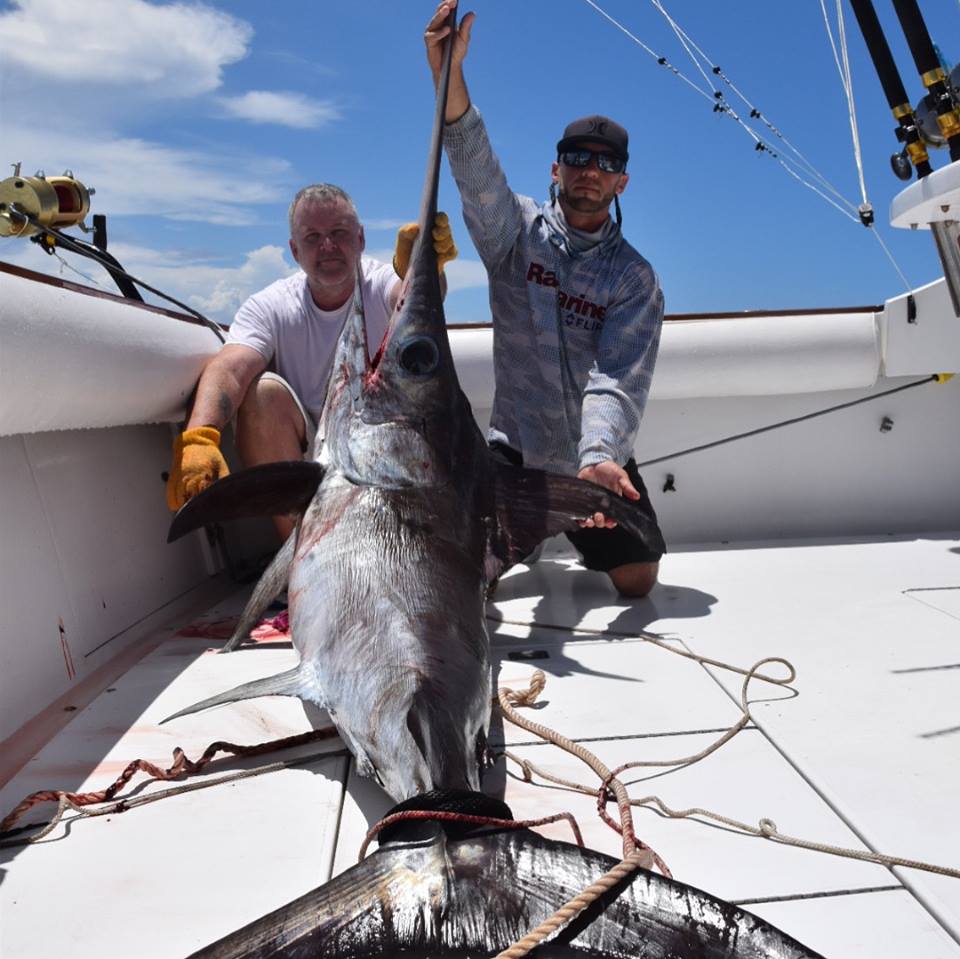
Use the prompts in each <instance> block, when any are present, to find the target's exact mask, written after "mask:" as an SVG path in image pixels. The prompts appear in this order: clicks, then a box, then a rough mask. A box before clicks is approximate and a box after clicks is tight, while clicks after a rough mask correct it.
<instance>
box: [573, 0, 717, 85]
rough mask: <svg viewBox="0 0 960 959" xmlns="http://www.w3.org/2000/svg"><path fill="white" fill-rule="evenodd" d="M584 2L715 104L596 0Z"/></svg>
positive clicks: (585, 0)
mask: <svg viewBox="0 0 960 959" xmlns="http://www.w3.org/2000/svg"><path fill="white" fill-rule="evenodd" d="M583 2H584V3H586V4H587V5H588V6H590V7H593V9H594V10H596V11H597V13H599V14H600V16H602V17H604V18H605V19H606V20H609V21H610V22H611V23H612V24H613V25H614V26H615V27H616V28H617V29H618V30H619V31H621V33H625V34H626V35H627V36H628V37H629V38H630V39H631V40H632V41H633V42H634V43H636V44H637V45H638V46H640V47H642V48H643V49H644V50H645V51H646V52H647V53H649V54H650V56H651V57H653V59H654V60H656V61H657V63H658V64H660V66H663V67H667V68H668V69H669V70H670V72H671V73H673V74H674V75H675V76H676V77H678V78H679V79H680V80H683V82H684V83H686V84H687V85H688V86H689V87H690V88H691V89H693V90H694V91H696V92H697V93H699V94H700V96H702V97H703V98H704V100H707V101H708V102H710V103H713V102H715V101H714V98H713V96H712V95H711V94H709V93H706V92H704V91H703V90H701V89H700V87H698V86H697V85H696V84H695V83H694V82H693V81H692V80H691V79H690V78H689V77H686V76H684V75H683V74H682V73H681V72H680V71H679V70H678V69H677V68H676V67H675V66H674V65H673V64H672V63H670V61H669V60H667V58H666V57H662V56H660V54H659V53H656V52H655V51H653V50H651V49H650V47H648V46H647V45H646V44H645V43H644V42H643V41H642V40H641V39H640V38H639V37H638V36H635V35H634V34H632V33H631V32H630V31H629V30H628V29H627V28H626V27H625V26H624V25H623V24H622V23H620V22H619V21H618V20H614V19H613V17H611V16H610V14H609V13H607V11H606V10H604V9H602V8H601V7H600V6H598V5H597V4H596V3H594V0H583Z"/></svg>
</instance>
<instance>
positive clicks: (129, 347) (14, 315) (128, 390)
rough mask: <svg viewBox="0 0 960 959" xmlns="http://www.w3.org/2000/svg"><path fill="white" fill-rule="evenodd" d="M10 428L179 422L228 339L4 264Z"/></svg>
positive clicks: (3, 362) (2, 356) (3, 338)
mask: <svg viewBox="0 0 960 959" xmlns="http://www.w3.org/2000/svg"><path fill="white" fill-rule="evenodd" d="M0 303H2V304H3V323H2V325H0V383H3V404H2V405H0V436H10V435H14V434H18V433H39V432H43V431H46V430H67V429H83V428H91V427H104V426H129V425H132V424H138V423H160V422H172V421H174V420H177V419H179V418H181V417H182V415H183V411H184V408H185V406H186V402H187V398H188V397H189V396H190V394H191V393H192V392H193V388H194V386H195V385H196V382H197V379H198V378H199V376H200V370H201V368H202V367H203V364H204V363H205V362H206V360H207V359H208V358H209V357H211V356H213V355H214V354H215V353H216V352H217V351H218V350H219V348H220V340H219V339H218V338H217V337H216V336H215V335H214V333H213V332H212V331H211V330H210V329H208V328H207V327H205V326H202V325H200V324H197V323H195V322H193V321H191V320H188V319H187V318H186V317H184V318H181V319H178V318H176V317H175V316H172V315H170V314H167V313H164V312H160V311H153V310H147V309H143V308H141V307H139V306H137V305H135V304H132V303H130V302H129V301H125V300H121V299H117V298H115V297H102V296H96V295H89V294H86V293H81V292H78V291H77V290H75V289H72V288H69V287H67V286H58V285H54V284H50V283H44V282H39V281H37V280H35V279H31V278H29V277H28V276H20V275H17V274H14V273H10V272H6V271H4V270H0Z"/></svg>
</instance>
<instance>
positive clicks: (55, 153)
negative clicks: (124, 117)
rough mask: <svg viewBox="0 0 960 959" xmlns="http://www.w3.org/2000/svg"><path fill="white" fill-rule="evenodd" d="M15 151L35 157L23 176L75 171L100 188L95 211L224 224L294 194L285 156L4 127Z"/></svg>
mask: <svg viewBox="0 0 960 959" xmlns="http://www.w3.org/2000/svg"><path fill="white" fill-rule="evenodd" d="M4 147H5V152H6V153H7V155H8V156H13V157H23V158H25V159H26V158H29V166H25V167H24V171H23V172H24V173H25V174H29V173H32V172H33V170H34V169H36V168H38V167H40V168H43V169H45V170H46V172H47V173H51V174H52V173H60V172H62V171H63V170H64V169H66V168H68V167H69V168H70V169H71V170H72V171H73V172H74V174H75V175H76V176H77V177H78V178H79V179H80V180H81V181H82V182H83V183H85V184H86V185H87V186H88V187H93V188H94V189H95V190H96V191H97V192H96V196H95V197H94V199H93V210H94V212H101V213H107V214H108V215H111V216H118V215H123V214H147V215H151V216H162V217H167V218H169V219H175V220H191V221H202V222H207V223H216V224H218V225H230V226H235V225H248V224H252V223H255V222H256V221H257V217H256V215H255V213H254V211H253V210H251V209H250V208H251V206H253V205H255V204H260V203H272V202H277V201H281V202H282V201H285V200H286V199H287V197H288V194H290V193H291V192H292V190H291V189H290V185H289V184H287V183H285V182H284V178H285V177H286V176H287V175H288V173H289V171H290V169H291V168H290V164H289V163H288V162H287V161H285V160H280V159H276V158H269V157H256V156H248V157H242V156H239V157H238V156H237V155H236V154H227V153H226V152H217V153H211V152H204V151H201V150H185V149H180V148H177V147H171V146H166V145H164V144H162V143H157V142H153V141H150V140H142V139H134V138H114V137H112V136H110V135H109V134H99V135H98V134H96V133H90V132H86V131H85V132H83V133H72V132H70V131H66V130H62V129H60V128H56V129H53V128H52V129H43V130H31V129H29V128H25V127H19V128H16V129H8V130H5V142H4Z"/></svg>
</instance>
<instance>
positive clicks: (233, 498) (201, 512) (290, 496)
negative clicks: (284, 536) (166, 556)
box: [167, 460, 323, 543]
mask: <svg viewBox="0 0 960 959" xmlns="http://www.w3.org/2000/svg"><path fill="white" fill-rule="evenodd" d="M321 479H323V467H322V466H321V465H320V464H319V463H314V462H312V461H306V462H304V461H303V460H296V461H293V462H283V463H265V464H264V465H263V466H252V467H250V469H246V470H241V471H240V472H239V473H231V474H230V475H229V476H225V477H224V478H223V479H221V480H217V482H216V483H214V484H213V485H212V486H209V487H208V488H207V489H205V490H204V491H203V492H202V493H198V494H197V495H196V496H194V497H193V499H190V500H187V502H186V504H185V505H184V506H182V507H181V508H180V511H179V512H178V513H177V515H176V516H174V518H173V522H172V523H171V524H170V532H169V534H168V535H167V542H168V543H172V542H173V541H174V540H176V539H179V538H180V537H181V536H184V535H185V534H186V533H189V532H190V531H191V530H194V529H199V528H200V527H201V526H206V525H207V524H208V523H221V522H223V521H225V520H230V519H241V518H243V517H248V516H280V515H282V514H284V513H302V512H303V511H304V510H305V509H306V508H307V504H308V503H309V502H310V500H311V499H313V496H314V493H316V491H317V487H318V486H319V485H320V480H321Z"/></svg>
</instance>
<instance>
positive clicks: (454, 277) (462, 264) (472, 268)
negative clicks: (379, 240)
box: [365, 247, 487, 293]
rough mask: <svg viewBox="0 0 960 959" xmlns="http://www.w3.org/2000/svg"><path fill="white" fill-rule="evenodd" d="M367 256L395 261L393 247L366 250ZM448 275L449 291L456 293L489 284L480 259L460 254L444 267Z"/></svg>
mask: <svg viewBox="0 0 960 959" xmlns="http://www.w3.org/2000/svg"><path fill="white" fill-rule="evenodd" d="M365 252H366V254H367V256H372V257H373V258H374V259H375V260H380V262H381V263H392V262H393V247H384V248H381V249H378V250H369V249H368V250H366V251H365ZM443 271H444V273H446V275H447V292H449V293H456V292H457V291H458V290H475V289H485V288H486V286H487V270H486V267H485V266H484V265H483V263H481V262H480V261H479V260H466V259H464V258H463V257H461V256H458V257H457V258H456V259H455V260H452V261H451V262H450V263H448V264H447V265H446V266H445V267H444V268H443Z"/></svg>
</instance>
